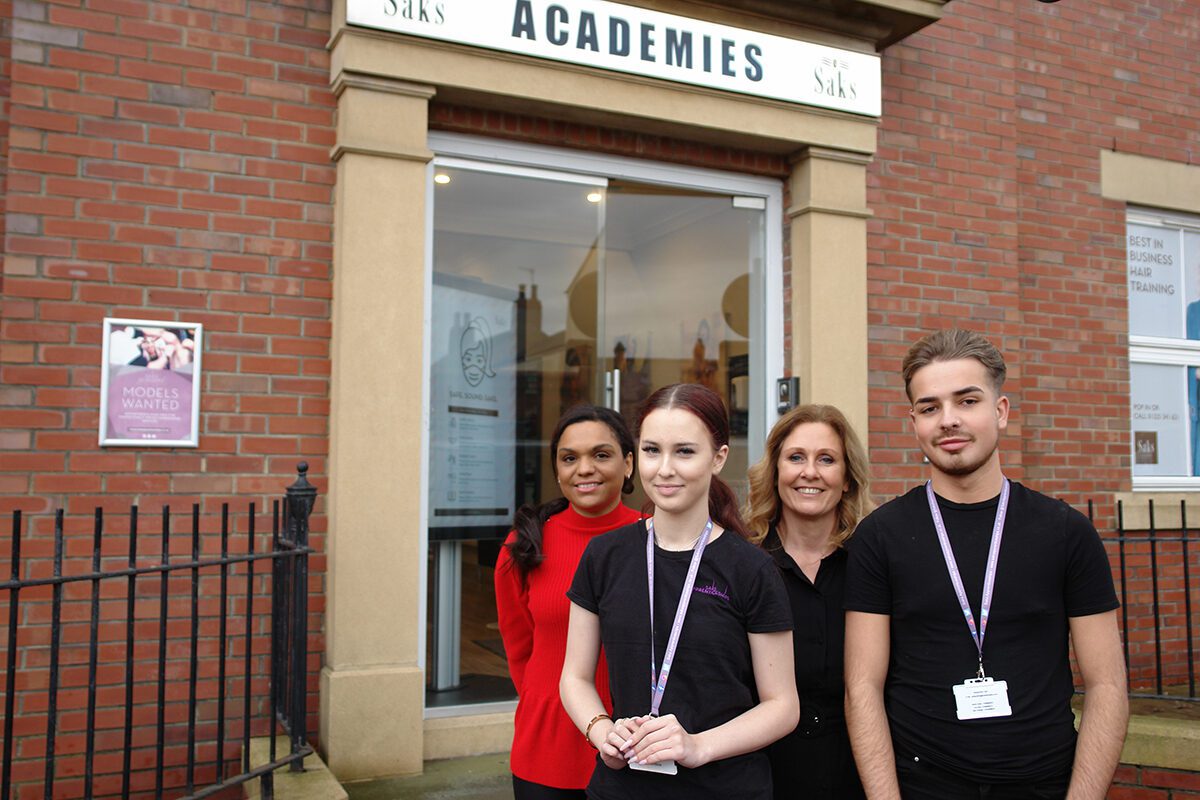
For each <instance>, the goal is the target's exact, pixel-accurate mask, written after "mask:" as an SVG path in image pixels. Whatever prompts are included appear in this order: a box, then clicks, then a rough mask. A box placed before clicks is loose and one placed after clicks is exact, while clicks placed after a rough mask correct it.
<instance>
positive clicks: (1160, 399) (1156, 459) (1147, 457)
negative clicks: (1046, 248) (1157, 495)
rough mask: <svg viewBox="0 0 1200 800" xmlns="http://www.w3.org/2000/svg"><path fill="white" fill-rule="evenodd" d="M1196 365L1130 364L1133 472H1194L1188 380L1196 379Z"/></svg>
mask: <svg viewBox="0 0 1200 800" xmlns="http://www.w3.org/2000/svg"><path fill="white" fill-rule="evenodd" d="M1195 373H1196V368H1195V367H1177V366H1172V365H1167V364H1136V363H1135V364H1131V365H1130V367H1129V385H1130V390H1131V392H1130V394H1131V396H1130V406H1131V410H1132V412H1133V414H1132V419H1131V420H1130V423H1131V424H1130V428H1131V430H1132V434H1133V435H1132V437H1131V438H1132V444H1133V474H1134V476H1135V477H1140V476H1152V475H1156V476H1187V475H1191V474H1192V469H1191V466H1192V465H1191V464H1190V463H1189V462H1190V460H1191V459H1192V458H1193V457H1194V456H1193V454H1192V452H1191V450H1192V448H1193V447H1194V445H1193V440H1194V438H1195V436H1196V431H1197V428H1196V424H1195V422H1193V421H1192V414H1193V413H1194V411H1193V409H1190V408H1189V407H1188V398H1189V392H1188V387H1187V386H1186V385H1185V382H1186V381H1187V380H1192V381H1195V380H1196V375H1195Z"/></svg>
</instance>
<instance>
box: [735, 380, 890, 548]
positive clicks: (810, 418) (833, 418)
mask: <svg viewBox="0 0 1200 800" xmlns="http://www.w3.org/2000/svg"><path fill="white" fill-rule="evenodd" d="M813 422H818V423H822V424H824V425H828V426H829V427H830V428H832V429H833V432H834V433H836V434H837V435H838V438H839V439H841V442H842V451H843V452H844V453H845V454H846V482H847V483H848V484H849V485H850V488H849V489H848V490H847V491H846V493H845V494H843V495H842V499H841V500H840V501H839V502H838V509H837V512H838V521H837V529H836V530H835V531H834V534H833V537H832V541H833V543H834V544H836V545H837V546H839V547H840V546H841V545H842V544H843V543H844V542H845V541H846V540H847V539H849V538H850V536H851V534H853V533H854V529H855V528H856V527H857V526H858V523H859V521H860V520H862V518H863V517H865V516H866V515H867V514H868V513H870V511H871V509H872V508H873V507H874V505H873V504H872V503H871V475H870V469H869V467H868V465H867V455H866V451H865V450H864V449H863V446H862V443H861V442H860V441H859V438H858V435H857V434H856V433H855V432H854V429H853V428H851V427H850V423H849V421H847V419H846V416H845V415H844V414H842V412H841V411H839V410H838V409H837V408H836V407H835V406H827V405H820V404H818V403H809V404H808V405H803V406H798V407H796V408H793V409H792V410H791V411H789V412H787V413H786V414H784V415H783V416H782V417H780V418H779V421H778V422H776V423H775V427H773V428H771V433H770V434H768V435H767V442H766V445H765V447H764V448H763V455H762V458H760V459H759V460H758V463H757V464H755V465H754V466H753V467H751V468H750V473H749V479H750V495H749V497H748V498H747V500H746V511H745V513H744V514H743V516H744V517H745V519H746V526H747V527H748V528H750V533H751V535H750V541H751V542H753V543H754V544H762V540H763V538H765V537H766V535H767V531H768V530H769V529H770V527H771V525H773V524H775V523H776V522H778V521H779V517H780V514H781V513H782V510H783V503H782V502H781V501H780V499H779V456H780V454H781V453H782V451H783V443H784V441H785V440H786V439H787V437H788V436H790V435H791V433H792V431H793V430H795V428H796V426H798V425H804V424H807V423H813Z"/></svg>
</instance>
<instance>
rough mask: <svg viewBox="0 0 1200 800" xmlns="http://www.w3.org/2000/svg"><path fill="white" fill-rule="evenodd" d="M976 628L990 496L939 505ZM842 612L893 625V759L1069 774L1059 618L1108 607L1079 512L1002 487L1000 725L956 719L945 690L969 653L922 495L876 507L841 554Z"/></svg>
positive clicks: (958, 677) (993, 778) (972, 658)
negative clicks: (844, 570) (883, 617)
mask: <svg viewBox="0 0 1200 800" xmlns="http://www.w3.org/2000/svg"><path fill="white" fill-rule="evenodd" d="M938 501H939V507H940V508H941V512H942V517H943V519H944V520H945V524H946V530H947V533H948V535H949V537H950V544H951V547H952V548H953V550H954V556H955V559H956V560H957V562H958V567H959V571H960V573H961V575H962V581H963V586H964V588H965V590H966V593H967V599H968V601H969V602H970V604H971V610H972V612H973V613H974V615H975V619H976V622H977V623H978V621H979V603H980V598H981V596H982V594H983V578H984V572H985V571H986V570H985V568H986V564H987V551H988V545H989V543H990V541H991V535H992V526H993V524H994V522H995V518H996V507H997V504H998V502H999V498H998V497H996V498H993V499H991V500H989V501H985V502H983V503H973V504H960V503H952V502H950V501H948V500H944V499H942V498H938ZM849 551H850V565H849V575H848V580H847V591H846V608H847V610H850V611H865V612H869V613H874V614H888V615H890V616H891V659H890V663H889V665H888V676H887V684H886V688H885V699H886V704H887V714H888V721H889V723H890V726H891V733H892V741H893V744H894V746H895V749H896V753H897V756H898V757H901V758H911V757H914V756H916V757H920V758H921V759H924V760H928V761H930V762H931V763H933V764H935V765H937V766H940V767H942V768H944V769H947V770H949V771H952V772H955V773H957V774H959V775H962V776H964V777H966V778H968V779H971V780H978V781H980V782H1006V781H1027V780H1039V779H1042V778H1047V777H1052V776H1056V775H1063V774H1066V773H1069V772H1070V769H1071V762H1072V759H1073V757H1074V752H1075V727H1074V719H1073V716H1072V713H1071V705H1070V701H1071V694H1072V691H1073V689H1072V680H1071V668H1070V664H1069V662H1068V652H1067V644H1068V638H1069V636H1068V634H1069V628H1068V618H1069V617H1082V616H1087V615H1090V614H1098V613H1101V612H1105V611H1111V610H1112V609H1114V608H1116V607H1117V606H1118V603H1117V597H1116V592H1115V591H1114V590H1113V581H1112V572H1111V570H1110V567H1109V563H1108V558H1107V556H1106V554H1105V552H1104V546H1103V544H1102V543H1101V542H1100V537H1099V536H1098V535H1097V533H1096V529H1095V528H1094V527H1092V524H1091V523H1090V522H1089V521H1088V519H1087V518H1086V517H1085V516H1083V515H1082V514H1080V513H1079V512H1078V511H1075V510H1074V509H1072V508H1070V507H1069V506H1067V505H1066V504H1065V503H1062V502H1060V501H1058V500H1054V499H1052V498H1049V497H1046V496H1045V495H1042V494H1039V493H1038V492H1034V491H1032V490H1030V489H1028V488H1026V487H1024V486H1022V485H1021V484H1019V483H1015V482H1014V483H1013V484H1012V489H1011V496H1010V498H1009V506H1008V516H1007V519H1006V521H1005V523H1004V539H1003V543H1002V544H1001V547H1000V557H999V563H998V566H997V569H996V584H995V589H994V591H993V595H992V608H991V618H990V619H989V620H988V627H987V633H986V637H985V639H984V644H983V658H984V666H985V669H986V672H987V674H988V676H990V677H992V678H994V679H995V680H998V681H1000V680H1003V681H1007V682H1008V697H1009V702H1010V704H1011V706H1012V710H1013V713H1012V715H1011V716H1008V717H993V718H988V719H977V720H959V719H958V718H957V715H956V711H955V702H954V694H953V691H952V688H951V687H952V686H954V685H956V684H960V683H962V682H963V680H964V679H966V678H971V677H974V675H975V671H976V669H977V667H978V663H979V654H978V651H977V650H976V648H975V643H974V641H972V639H971V635H970V631H969V630H968V628H967V624H966V621H965V620H964V619H963V614H962V609H961V608H960V607H959V604H958V600H957V599H956V597H955V594H954V588H953V585H952V584H951V582H950V576H949V573H948V571H947V569H946V562H945V560H944V559H943V557H942V552H941V548H940V546H939V545H938V540H937V533H936V532H935V530H934V527H933V518H932V516H931V515H930V513H929V505H928V502H927V500H926V498H925V487H924V486H921V487H918V488H916V489H913V490H912V491H910V492H908V493H907V494H905V495H904V496H902V497H899V498H897V499H895V500H893V501H892V502H890V503H888V504H887V505H884V506H882V507H880V508H879V509H877V510H876V511H875V512H874V513H872V514H871V515H870V516H868V517H867V518H866V519H865V520H863V522H862V523H861V524H860V525H859V526H858V529H857V530H856V531H855V534H854V538H853V539H852V540H851V542H850V543H849Z"/></svg>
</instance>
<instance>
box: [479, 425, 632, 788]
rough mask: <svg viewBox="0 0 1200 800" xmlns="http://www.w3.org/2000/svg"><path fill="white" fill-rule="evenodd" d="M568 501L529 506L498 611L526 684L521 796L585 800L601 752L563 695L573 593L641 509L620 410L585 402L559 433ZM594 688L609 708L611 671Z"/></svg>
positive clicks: (557, 448) (520, 682) (499, 584)
mask: <svg viewBox="0 0 1200 800" xmlns="http://www.w3.org/2000/svg"><path fill="white" fill-rule="evenodd" d="M550 460H551V463H552V464H553V465H554V476H555V478H556V479H557V481H558V487H559V491H561V492H562V497H556V498H554V499H553V500H551V501H550V502H548V503H544V504H543V505H541V506H538V507H532V506H521V508H520V509H518V510H517V513H516V515H514V517H513V531H512V533H510V534H509V536H508V540H507V541H506V542H505V545H504V547H503V549H501V551H500V557H499V558H498V559H497V561H496V572H495V581H496V609H497V612H498V613H499V619H500V635H501V637H502V638H503V639H504V652H505V655H507V657H508V668H509V674H510V675H511V676H512V679H513V684H514V685H515V686H516V687H517V694H518V695H519V696H520V701H519V702H518V704H517V713H516V721H515V731H514V735H513V746H512V755H511V758H510V767H511V769H512V773H513V794H514V796H515V798H516V800H582V798H583V797H584V793H583V787H584V786H586V785H587V782H588V779H589V778H590V777H591V774H592V769H593V768H594V766H595V754H594V752H593V751H592V749H591V748H590V747H588V745H587V743H586V742H584V741H583V740H582V739H580V738H579V734H578V732H577V731H576V730H575V728H574V726H573V725H572V724H571V720H570V719H569V718H568V717H567V715H566V713H565V712H564V711H563V708H562V703H561V702H560V701H559V699H558V691H557V689H558V676H559V673H560V672H561V670H562V663H563V654H564V652H565V650H566V642H567V617H568V606H569V602H568V601H567V597H566V591H567V587H568V586H569V585H570V582H571V576H572V575H574V574H575V567H576V565H577V564H578V563H579V557H580V555H581V554H582V553H583V548H584V546H585V545H587V543H588V542H589V541H590V540H591V539H592V538H593V537H595V536H596V535H597V534H600V533H604V532H606V531H610V530H612V529H613V528H619V527H621V526H622V525H628V524H629V523H631V522H634V521H635V520H637V519H638V517H639V514H638V513H637V512H636V511H633V510H632V509H630V508H627V507H626V506H624V505H623V504H622V503H621V494H622V492H624V493H625V494H628V493H629V492H631V491H633V478H632V475H633V461H634V442H633V436H632V435H631V434H630V433H629V428H627V427H626V426H625V422H624V420H622V419H621V417H620V415H619V414H617V412H615V411H612V410H610V409H607V408H598V407H596V406H589V405H579V406H575V407H574V408H571V409H570V410H568V411H567V412H566V413H565V414H564V415H563V416H562V418H561V419H559V421H558V424H557V425H556V426H555V428H554V433H553V434H552V435H551V437H550ZM596 677H597V680H596V684H595V686H594V688H595V689H596V690H597V691H599V692H600V696H602V697H603V698H604V699H603V701H602V702H603V703H604V704H605V707H607V706H608V702H609V701H608V676H607V672H604V673H600V674H598V675H597V676H596Z"/></svg>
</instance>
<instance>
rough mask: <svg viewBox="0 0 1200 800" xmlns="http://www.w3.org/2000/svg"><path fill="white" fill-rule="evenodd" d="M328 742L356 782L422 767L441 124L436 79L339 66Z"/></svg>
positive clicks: (325, 681)
mask: <svg viewBox="0 0 1200 800" xmlns="http://www.w3.org/2000/svg"><path fill="white" fill-rule="evenodd" d="M334 91H335V93H336V94H337V98H338V128H337V145H336V147H335V149H334V159H335V160H336V161H337V191H336V201H335V204H334V290H333V363H332V407H331V411H330V413H331V418H330V470H329V472H330V480H329V495H328V496H329V524H330V535H329V567H328V570H329V572H328V575H329V590H328V595H327V599H328V609H327V613H326V618H325V636H326V658H325V666H324V669H323V670H322V671H321V745H322V746H323V748H324V751H325V757H326V761H327V763H328V764H329V767H330V769H331V770H332V771H333V773H334V774H335V775H336V776H337V777H338V778H339V779H340V780H343V781H346V780H357V779H362V778H369V777H376V776H382V775H396V774H401V773H406V772H418V771H420V769H421V764H422V747H423V742H422V722H423V720H422V717H423V708H424V679H423V670H422V669H421V667H420V651H419V646H418V643H419V642H420V641H421V637H420V635H419V631H420V629H421V625H422V624H423V620H422V619H421V617H420V607H421V604H420V601H421V596H420V586H421V581H420V576H421V564H422V563H423V562H424V559H425V554H424V552H422V550H421V547H420V542H421V537H420V528H419V522H420V517H419V509H420V506H421V487H422V482H421V451H422V434H421V430H422V425H421V408H422V385H423V382H422V380H421V376H422V374H423V372H422V370H423V364H422V353H423V347H422V345H421V342H422V341H423V340H424V336H425V333H424V327H423V320H424V310H425V236H426V230H425V197H426V170H427V166H428V163H429V162H430V160H431V159H432V158H433V154H432V153H431V152H430V151H429V149H428V148H427V146H426V128H427V125H426V122H427V118H428V106H429V99H430V98H431V97H432V96H433V89H431V88H429V87H425V86H416V85H412V84H406V83H402V82H399V81H394V80H386V79H380V78H373V77H367V76H362V75H356V74H353V73H346V72H339V73H338V74H337V77H336V79H335V81H334Z"/></svg>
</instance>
